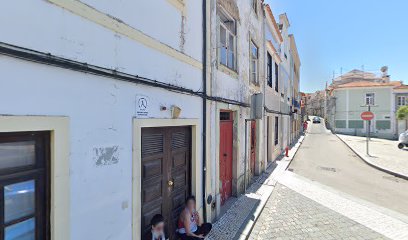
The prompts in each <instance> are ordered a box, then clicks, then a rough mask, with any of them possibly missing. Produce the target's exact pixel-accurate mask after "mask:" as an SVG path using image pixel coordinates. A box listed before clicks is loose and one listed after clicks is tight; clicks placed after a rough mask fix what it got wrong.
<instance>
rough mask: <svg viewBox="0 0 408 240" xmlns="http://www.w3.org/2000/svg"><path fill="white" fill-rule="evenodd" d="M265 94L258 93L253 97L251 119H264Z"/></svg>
mask: <svg viewBox="0 0 408 240" xmlns="http://www.w3.org/2000/svg"><path fill="white" fill-rule="evenodd" d="M263 99H264V97H263V93H256V94H254V95H252V96H251V119H262V117H263V107H264V103H263Z"/></svg>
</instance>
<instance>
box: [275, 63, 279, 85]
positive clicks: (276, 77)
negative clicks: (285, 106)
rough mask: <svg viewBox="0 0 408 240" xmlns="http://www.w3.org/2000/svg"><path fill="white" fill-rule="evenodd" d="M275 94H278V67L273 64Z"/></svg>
mask: <svg viewBox="0 0 408 240" xmlns="http://www.w3.org/2000/svg"><path fill="white" fill-rule="evenodd" d="M275 92H279V65H278V63H276V62H275Z"/></svg>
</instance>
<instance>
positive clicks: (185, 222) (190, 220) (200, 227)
mask: <svg viewBox="0 0 408 240" xmlns="http://www.w3.org/2000/svg"><path fill="white" fill-rule="evenodd" d="M211 228H212V224H211V223H201V220H200V216H199V214H198V212H197V211H196V199H195V197H194V196H190V197H188V198H187V199H186V207H185V208H184V210H183V211H182V212H181V214H180V218H179V221H178V229H177V232H178V233H179V236H180V238H181V239H182V240H196V239H203V238H205V236H207V235H208V233H210V231H211Z"/></svg>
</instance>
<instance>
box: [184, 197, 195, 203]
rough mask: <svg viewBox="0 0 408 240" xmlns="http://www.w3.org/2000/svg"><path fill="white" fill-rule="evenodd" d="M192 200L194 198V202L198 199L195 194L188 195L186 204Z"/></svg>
mask: <svg viewBox="0 0 408 240" xmlns="http://www.w3.org/2000/svg"><path fill="white" fill-rule="evenodd" d="M190 200H193V201H194V202H195V201H196V199H195V197H194V196H193V195H191V196H188V197H187V198H186V204H187V203H188V201H190Z"/></svg>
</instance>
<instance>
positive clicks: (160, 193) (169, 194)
mask: <svg viewBox="0 0 408 240" xmlns="http://www.w3.org/2000/svg"><path fill="white" fill-rule="evenodd" d="M141 137H142V230H143V231H142V234H143V235H144V234H145V233H146V232H147V231H149V229H150V227H149V223H150V220H151V218H152V217H153V216H154V215H155V214H162V215H163V216H164V218H165V219H166V226H167V231H168V233H169V235H170V238H171V239H174V234H175V230H176V223H177V219H178V217H179V215H180V212H181V211H182V208H183V205H184V200H185V199H186V197H187V196H188V195H189V194H190V193H191V181H190V178H191V177H190V172H191V171H190V165H191V163H190V162H191V129H190V127H167V128H143V129H142V136H141Z"/></svg>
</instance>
